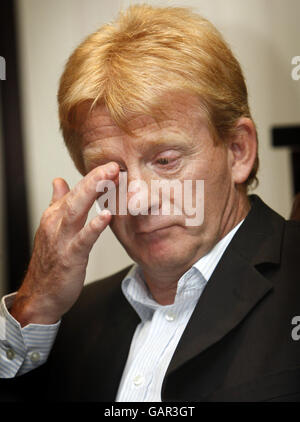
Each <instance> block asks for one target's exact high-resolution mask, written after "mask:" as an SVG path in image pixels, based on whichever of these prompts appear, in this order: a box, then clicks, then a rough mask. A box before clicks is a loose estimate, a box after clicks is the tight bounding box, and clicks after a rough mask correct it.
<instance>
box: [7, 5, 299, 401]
mask: <svg viewBox="0 0 300 422" xmlns="http://www.w3.org/2000/svg"><path fill="white" fill-rule="evenodd" d="M58 102H59V113H60V122H61V128H62V132H63V135H64V139H65V142H66V145H67V147H68V149H69V151H70V154H71V156H72V158H73V160H74V163H75V165H76V167H77V168H78V170H79V171H80V172H81V173H82V175H83V176H84V177H83V179H82V180H81V181H80V182H79V183H78V184H77V185H76V186H75V187H74V188H73V189H70V188H69V187H68V185H67V183H66V182H65V181H64V180H62V179H55V180H54V183H53V197H52V201H51V204H50V206H49V208H48V209H47V210H46V211H45V213H44V214H43V216H42V219H41V224H40V227H39V228H38V231H37V233H36V237H35V244H34V251H33V255H32V259H31V262H30V265H29V268H28V272H27V274H26V277H25V279H24V282H23V284H22V286H21V287H20V289H19V291H18V292H17V294H14V295H10V296H8V297H7V298H6V299H5V300H3V301H2V304H1V306H2V315H3V316H4V318H5V329H4V328H3V332H4V334H3V338H4V337H5V340H3V341H2V343H1V344H2V346H1V347H2V350H1V353H2V355H1V356H2V361H3V362H4V364H3V365H2V378H3V379H2V380H1V384H0V387H1V389H2V392H3V393H2V394H3V396H2V397H3V400H5V399H12V400H22V399H24V398H27V399H28V398H29V399H30V397H31V394H32V389H33V388H35V392H36V391H37V389H36V386H39V392H37V393H35V399H36V398H37V397H36V394H38V395H39V398H42V399H49V400H75V401H77V400H78V401H82V400H83V401H85V400H86V401H113V400H117V401H160V400H169V401H174V400H175V401H190V400H192V401H219V400H221V401H245V400H246V401H247V400H248V401H265V400H282V399H283V400H290V401H297V400H299V399H300V354H299V351H300V347H299V344H300V343H299V342H298V341H297V340H295V336H293V335H292V330H293V329H294V328H295V327H294V325H293V323H292V321H295V319H293V318H294V317H295V316H296V315H299V313H300V306H299V297H300V285H299V276H298V272H297V271H298V270H299V264H298V261H299V248H298V245H299V227H300V226H299V224H298V223H296V222H287V221H285V220H284V219H283V218H282V217H280V216H279V215H278V214H276V213H275V212H274V211H272V210H271V209H270V208H269V207H267V206H266V205H265V204H264V203H263V202H262V201H261V200H260V199H259V198H258V197H257V196H254V195H252V196H248V195H247V189H248V187H249V186H250V185H251V183H252V182H253V181H255V179H256V172H257V168H258V156H257V136H256V129H255V125H254V123H253V121H252V118H251V114H250V111H249V106H248V99H247V89H246V86H245V82H244V78H243V75H242V71H241V69H240V66H239V64H238V62H237V61H236V59H235V58H234V57H233V55H232V52H231V51H230V49H229V47H228V46H227V45H226V43H225V42H224V40H223V39H222V37H221V35H220V34H219V33H218V32H217V30H216V29H215V28H214V27H213V26H212V25H211V24H210V23H209V22H208V21H206V20H205V19H203V18H201V17H199V16H198V15H195V14H193V13H191V12H189V11H187V10H185V9H180V8H152V7H150V6H133V7H131V8H130V9H129V10H128V11H127V12H126V13H124V14H122V15H120V17H119V19H118V20H117V21H116V22H115V23H112V24H110V25H106V26H104V27H103V28H100V30H99V31H97V32H96V33H94V34H92V35H91V36H89V37H88V38H87V39H86V40H85V41H84V42H83V43H82V44H81V45H80V46H79V47H78V48H77V49H76V50H75V52H74V53H73V54H72V56H71V57H70V59H69V61H68V63H67V65H66V68H65V71H64V73H63V75H62V78H61V81H60V88H59V93H58ZM122 174H124V175H126V178H127V181H128V183H130V182H135V181H138V182H140V184H139V186H140V188H139V189H138V188H137V189H134V188H133V189H130V188H128V192H127V191H126V201H127V202H126V207H127V208H128V209H129V208H130V204H131V200H132V198H134V200H135V204H136V208H135V211H136V209H137V208H138V212H132V213H129V212H127V213H121V212H120V209H121V203H120V196H118V195H117V200H116V201H117V204H116V205H117V206H116V208H117V212H116V213H111V212H108V211H102V212H101V213H100V214H99V216H97V217H95V218H94V219H93V220H92V221H91V222H89V223H88V224H86V218H87V214H88V212H89V210H90V208H91V206H92V205H93V203H94V201H95V200H96V199H97V198H98V199H99V192H100V193H101V192H102V196H103V190H101V189H99V184H100V185H101V183H103V182H104V181H111V182H113V183H114V184H115V186H116V191H119V192H120V190H121V187H122V185H121V181H122V179H121V175H122ZM153 181H163V182H167V183H169V184H170V183H171V182H173V181H176V182H179V184H180V186H185V182H186V181H193V182H197V181H203V184H204V197H203V198H202V201H201V204H200V203H199V202H197V201H198V199H199V195H198V193H199V192H198V191H197V189H195V186H194V187H192V189H191V190H190V199H191V197H192V199H193V201H192V202H193V203H196V204H198V206H197V209H198V208H199V207H200V206H202V205H203V210H204V215H203V219H201V218H200V219H199V221H198V223H199V224H195V225H193V224H192V225H189V224H187V220H186V217H187V214H188V212H187V209H188V208H187V209H186V208H184V212H182V213H179V212H175V210H178V209H179V210H182V207H181V208H180V206H179V205H178V204H179V203H180V200H181V199H182V192H181V194H179V195H178V194H177V195H176V194H175V191H174V192H173V195H171V198H170V203H171V204H173V208H172V212H170V213H169V214H167V213H163V212H161V211H162V208H163V206H164V203H165V198H164V196H163V195H162V196H160V195H158V196H157V195H156V196H152V195H150V191H151V189H150V186H151V184H152V182H153ZM141 182H143V184H141ZM145 199H147V200H145ZM203 199H204V200H203ZM133 202H134V201H133ZM137 202H139V206H138V205H137ZM141 204H143V205H142V206H141ZM199 204H200V205H199ZM177 206H178V208H177ZM191 207H193V204H192V206H191ZM197 209H196V211H197ZM155 211H156V212H155ZM157 211H158V212H157ZM112 214H113V215H112ZM189 216H190V214H189ZM108 224H110V227H111V229H112V230H113V232H114V234H115V235H116V237H117V238H118V240H119V241H120V242H121V244H122V245H123V246H124V248H125V249H126V251H127V252H128V254H129V255H130V256H131V258H132V259H133V260H134V261H135V262H136V265H135V266H133V268H126V269H124V270H123V271H121V272H119V273H117V274H115V275H113V276H111V277H108V278H107V279H105V280H102V281H100V282H97V283H92V284H91V285H89V286H87V287H85V288H84V289H82V288H83V283H84V278H85V271H86V266H87V263H88V256H89V252H90V250H91V248H92V247H93V244H94V243H95V241H96V240H97V238H98V237H99V236H100V235H101V233H102V231H103V230H104V229H105V227H106V226H107V225H108ZM99 259H101V257H99ZM58 327H59V329H58ZM57 330H58V334H57V338H56V340H55V343H54V346H53V348H52V351H51V353H50V356H49V358H48V353H49V351H50V349H51V347H52V343H53V341H54V338H55V336H56V333H57ZM45 361H47V362H46V363H45V364H43V363H44V362H45ZM12 377H15V378H12Z"/></svg>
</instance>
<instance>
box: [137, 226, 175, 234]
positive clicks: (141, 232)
mask: <svg viewBox="0 0 300 422" xmlns="http://www.w3.org/2000/svg"><path fill="white" fill-rule="evenodd" d="M174 226H175V225H174V224H170V225H169V226H163V227H157V228H153V229H149V228H147V229H145V230H140V231H137V232H136V234H138V235H147V234H152V233H159V232H163V231H164V230H167V229H170V228H171V227H174Z"/></svg>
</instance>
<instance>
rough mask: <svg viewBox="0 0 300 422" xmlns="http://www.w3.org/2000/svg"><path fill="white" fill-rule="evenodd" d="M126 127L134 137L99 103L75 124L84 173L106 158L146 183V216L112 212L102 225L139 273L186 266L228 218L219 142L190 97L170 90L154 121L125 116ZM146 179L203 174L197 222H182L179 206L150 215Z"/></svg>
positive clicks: (224, 156) (224, 157) (224, 154)
mask: <svg viewBox="0 0 300 422" xmlns="http://www.w3.org/2000/svg"><path fill="white" fill-rule="evenodd" d="M128 128H129V129H130V130H131V131H132V133H133V134H134V136H130V135H128V134H126V133H125V132H124V131H123V130H122V129H120V128H119V127H118V126H117V125H116V124H115V123H114V122H113V120H112V119H111V118H110V115H109V113H108V111H107V110H106V108H105V107H104V106H97V108H95V109H94V111H93V113H92V114H91V115H90V116H89V117H88V118H87V120H86V121H85V123H84V125H83V126H82V128H81V136H82V140H83V143H82V148H83V157H84V160H85V163H86V170H87V172H89V171H91V170H92V169H93V168H95V167H97V166H99V165H102V164H105V163H108V162H110V161H114V162H117V163H118V164H119V166H120V168H121V171H126V172H127V183H128V184H130V182H131V181H134V180H143V181H144V182H145V183H146V186H148V187H149V212H148V214H147V215H141V214H139V215H131V214H130V213H129V212H128V213H127V215H114V216H113V217H112V221H111V224H110V227H111V229H112V231H113V232H114V234H115V235H116V237H117V238H118V239H119V241H120V242H121V244H122V245H123V246H124V248H125V249H126V251H127V253H128V254H129V256H130V257H131V258H132V259H133V260H134V261H135V262H137V263H139V264H140V265H141V266H142V267H143V269H144V270H145V271H146V272H151V271H152V272H153V271H154V272H155V271H157V272H160V271H165V272H167V271H169V270H173V271H174V270H176V268H178V269H181V270H185V269H188V268H189V267H190V266H191V265H192V264H193V263H194V262H196V261H197V260H198V259H199V258H200V257H201V256H203V255H204V254H205V253H207V252H208V251H209V250H210V249H211V248H212V247H213V245H214V244H215V243H217V241H218V240H219V239H220V238H221V237H222V236H223V234H224V230H226V224H228V218H230V217H229V214H230V213H229V211H228V204H229V203H230V198H231V197H232V191H233V186H234V184H233V182H232V177H231V165H230V160H229V155H228V150H227V147H226V146H225V145H224V144H222V145H215V143H214V141H213V139H212V137H211V135H210V133H209V130H208V126H207V124H206V122H205V118H204V117H203V116H202V115H201V112H200V109H199V107H198V103H197V101H196V99H195V98H193V97H191V96H187V95H186V96H180V97H179V96H178V95H173V96H170V97H169V98H168V105H167V106H166V108H165V117H162V118H161V119H160V120H159V122H157V121H156V120H154V119H153V118H151V117H149V116H133V117H132V118H130V119H129V120H128ZM151 180H152V181H153V180H166V181H172V180H177V181H179V182H181V184H182V185H183V184H184V183H183V182H184V181H185V180H193V181H196V180H203V181H204V220H203V222H202V224H201V225H199V226H189V225H186V221H187V220H186V217H187V216H186V215H184V212H183V213H182V215H175V213H174V212H171V214H170V215H161V214H162V213H161V212H160V213H159V214H160V215H153V214H151V210H150V209H151V206H154V205H157V204H153V202H152V203H151V197H150V192H151V187H150V186H151ZM117 192H118V188H117ZM132 195H134V193H128V195H127V199H128V200H130V197H132ZM193 195H196V190H195V189H194V190H193ZM173 199H174V198H173ZM193 201H194V202H193V204H195V203H196V198H195V197H194V198H193ZM161 206H162V203H161V202H160V203H159V204H158V207H159V208H160V209H161Z"/></svg>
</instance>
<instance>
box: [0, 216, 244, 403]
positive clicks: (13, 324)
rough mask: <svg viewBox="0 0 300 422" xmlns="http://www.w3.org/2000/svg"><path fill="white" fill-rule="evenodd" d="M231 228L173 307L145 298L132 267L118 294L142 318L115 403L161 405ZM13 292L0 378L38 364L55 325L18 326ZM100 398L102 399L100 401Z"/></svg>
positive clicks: (6, 300)
mask: <svg viewBox="0 0 300 422" xmlns="http://www.w3.org/2000/svg"><path fill="white" fill-rule="evenodd" d="M243 221H244V220H242V221H241V222H240V223H239V224H238V225H237V226H235V227H234V229H232V230H231V231H230V232H229V233H228V234H227V235H226V236H225V237H224V238H223V239H221V240H220V241H219V242H218V243H217V244H216V245H215V246H214V247H213V249H212V250H211V251H210V252H209V253H208V254H207V255H205V256H204V257H202V258H201V259H200V260H199V261H197V262H196V263H195V264H194V265H193V266H192V267H191V268H190V269H189V270H188V271H187V272H186V273H185V274H183V276H182V277H181V278H180V280H179V281H178V285H177V292H176V296H175V301H174V303H173V304H172V305H165V306H163V305H159V304H158V303H157V302H156V301H155V300H154V299H153V298H152V297H151V295H150V294H149V291H148V289H147V287H146V286H145V283H144V281H143V278H142V271H141V269H140V268H139V267H138V266H137V265H134V266H133V267H132V268H131V270H130V271H129V273H128V274H127V276H126V277H125V279H124V280H123V281H122V290H123V293H124V295H125V296H126V298H127V300H128V301H129V303H130V304H131V305H132V306H133V308H134V309H135V310H136V312H137V313H138V315H139V316H140V318H141V323H140V324H139V325H138V326H137V328H136V331H135V333H134V336H133V339H132V343H131V347H130V351H129V355H128V359H127V362H126V365H125V368H124V372H123V376H122V379H121V382H120V386H119V390H118V394H117V397H116V401H124V402H125V401H161V387H162V383H163V379H164V376H165V373H166V371H167V368H168V365H169V363H170V361H171V358H172V356H173V354H174V351H175V349H176V346H177V344H178V342H179V340H180V338H181V336H182V333H183V331H184V329H185V327H186V325H187V323H188V321H189V318H190V316H191V314H192V312H193V310H194V308H195V306H196V303H197V301H198V300H199V297H200V295H201V293H202V292H203V290H204V287H205V285H206V283H207V281H208V280H209V278H210V276H211V275H212V273H213V271H214V269H215V268H216V266H217V264H218V262H219V260H220V259H221V256H222V255H223V253H224V252H225V250H226V248H227V246H228V245H229V243H230V241H231V239H232V238H233V236H234V234H235V233H236V231H237V230H238V228H239V227H240V225H241V224H242V222H243ZM15 295H16V293H12V294H10V295H6V296H4V297H3V298H2V300H1V302H0V378H12V377H15V376H16V375H22V374H25V373H26V372H28V371H30V370H32V369H34V368H35V367H37V366H40V365H41V364H43V363H44V362H45V361H46V360H47V358H48V355H49V353H50V351H51V348H52V345H53V343H54V341H55V337H56V334H57V331H58V328H59V325H60V321H59V322H58V323H56V324H52V325H41V324H28V325H27V326H25V327H23V328H22V327H21V325H20V323H19V322H18V321H16V320H15V319H14V318H13V317H12V315H11V314H10V313H9V311H8V310H9V309H10V307H11V304H12V302H13V300H14V297H15ZM99 399H100V400H101V398H99Z"/></svg>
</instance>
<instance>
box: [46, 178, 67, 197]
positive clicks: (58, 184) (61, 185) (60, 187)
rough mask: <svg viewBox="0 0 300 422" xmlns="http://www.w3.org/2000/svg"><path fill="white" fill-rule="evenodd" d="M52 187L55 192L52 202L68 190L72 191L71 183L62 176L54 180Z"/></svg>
mask: <svg viewBox="0 0 300 422" xmlns="http://www.w3.org/2000/svg"><path fill="white" fill-rule="evenodd" d="M52 188H53V192H52V198H51V203H50V204H53V203H54V202H56V201H58V200H59V199H61V198H62V197H63V196H64V195H66V194H67V193H68V192H70V188H69V185H68V184H67V182H66V181H65V180H64V179H62V178H60V177H58V178H56V179H54V180H53V181H52Z"/></svg>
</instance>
